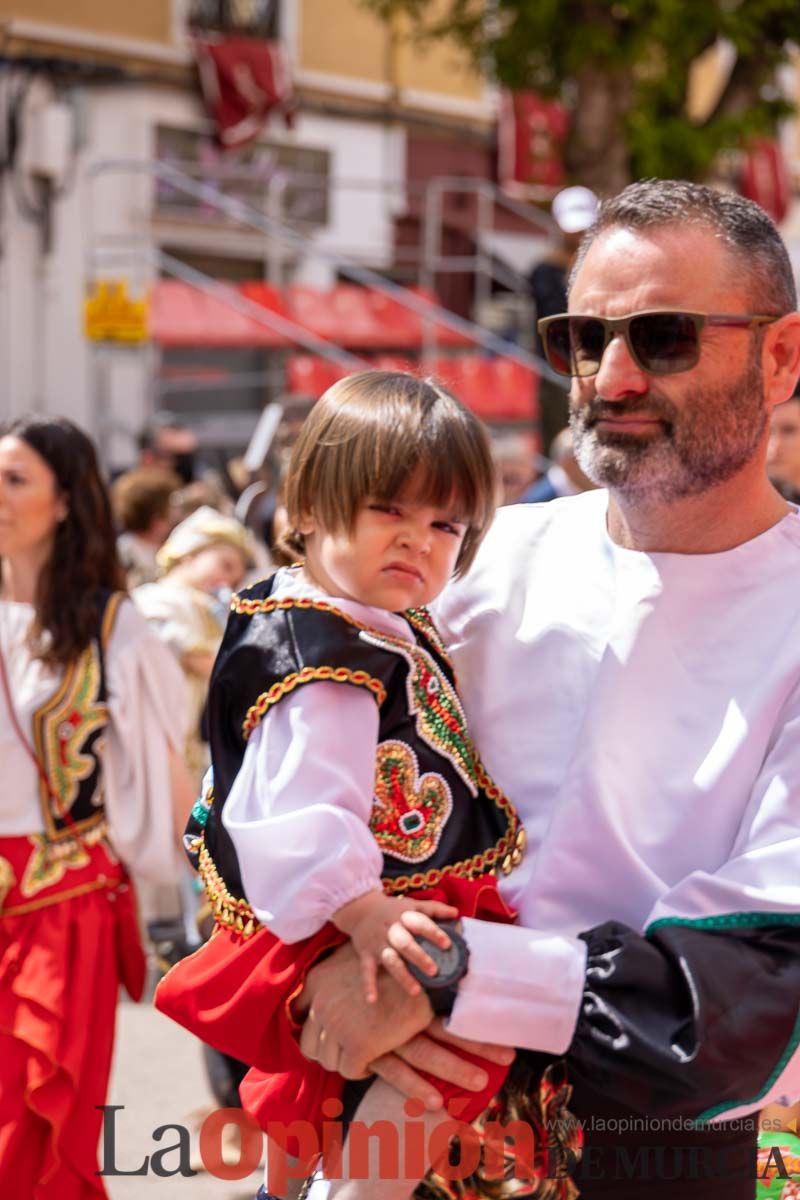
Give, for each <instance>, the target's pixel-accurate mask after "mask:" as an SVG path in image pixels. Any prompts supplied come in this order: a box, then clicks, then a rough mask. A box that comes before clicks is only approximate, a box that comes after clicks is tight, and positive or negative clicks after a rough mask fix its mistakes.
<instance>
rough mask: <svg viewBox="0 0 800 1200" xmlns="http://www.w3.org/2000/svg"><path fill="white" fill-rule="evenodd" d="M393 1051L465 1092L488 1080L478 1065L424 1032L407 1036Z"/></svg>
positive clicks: (405, 1060)
mask: <svg viewBox="0 0 800 1200" xmlns="http://www.w3.org/2000/svg"><path fill="white" fill-rule="evenodd" d="M395 1054H396V1055H397V1056H398V1058H402V1060H403V1062H405V1063H407V1064H408V1065H409V1066H410V1067H417V1068H418V1069H419V1070H423V1071H426V1072H427V1073H428V1074H429V1075H434V1076H435V1077H436V1078H437V1079H443V1080H446V1081H447V1082H448V1083H453V1084H455V1085H456V1087H461V1088H465V1089H466V1091H468V1092H479V1091H480V1090H481V1088H485V1087H486V1085H487V1083H488V1082H489V1076H488V1075H487V1074H486V1072H485V1071H484V1070H483V1069H482V1068H481V1067H477V1066H475V1064H474V1063H471V1062H467V1061H466V1059H463V1058H461V1056H460V1055H458V1054H456V1053H455V1051H453V1050H451V1049H450V1047H449V1046H443V1045H441V1044H440V1043H439V1042H435V1041H434V1040H433V1039H432V1038H429V1037H426V1036H425V1034H424V1033H421V1034H419V1035H418V1036H417V1037H414V1038H411V1040H410V1041H408V1042H406V1044H405V1045H404V1046H398V1048H397V1050H396V1051H395Z"/></svg>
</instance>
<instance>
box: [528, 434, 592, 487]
mask: <svg viewBox="0 0 800 1200" xmlns="http://www.w3.org/2000/svg"><path fill="white" fill-rule="evenodd" d="M550 459H551V464H550V466H549V467H548V468H547V470H546V471H545V473H544V475H543V476H542V477H541V479H537V480H536V483H534V485H533V487H530V488H528V490H527V491H526V492H524V493H523V495H522V496H520V503H521V504H542V503H543V502H545V501H548V500H558V499H559V497H561V496H577V495H578V494H579V493H580V492H586V491H588V490H589V488H593V487H594V486H595V485H594V484H593V483H592V481H591V479H587V477H586V476H585V475H584V473H583V471H582V470H581V469H580V467H579V466H578V463H577V461H576V459H575V453H574V450H573V447H572V430H571V429H569V428H567V429H562V430H561V433H559V434H558V435H557V436H556V438H555V439H554V441H553V444H552V445H551V447H550Z"/></svg>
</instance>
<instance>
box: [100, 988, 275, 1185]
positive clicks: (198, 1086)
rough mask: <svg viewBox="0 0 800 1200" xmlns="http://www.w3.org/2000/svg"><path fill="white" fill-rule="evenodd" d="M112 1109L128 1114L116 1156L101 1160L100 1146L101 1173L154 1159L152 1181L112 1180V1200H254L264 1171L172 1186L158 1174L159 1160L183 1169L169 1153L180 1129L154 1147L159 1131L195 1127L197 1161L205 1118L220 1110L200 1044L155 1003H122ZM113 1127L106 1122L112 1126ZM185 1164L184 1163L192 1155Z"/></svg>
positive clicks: (182, 1179) (121, 1119)
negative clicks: (103, 1169)
mask: <svg viewBox="0 0 800 1200" xmlns="http://www.w3.org/2000/svg"><path fill="white" fill-rule="evenodd" d="M108 1104H109V1105H116V1104H118V1105H122V1106H123V1107H122V1109H120V1111H118V1112H117V1113H116V1114H114V1118H113V1120H114V1121H115V1122H116V1123H115V1126H114V1134H115V1136H114V1146H113V1156H109V1155H104V1154H103V1148H102V1143H101V1167H103V1166H104V1167H106V1168H109V1167H111V1168H116V1169H118V1170H120V1171H121V1170H128V1171H131V1170H135V1169H137V1168H140V1167H142V1166H143V1165H144V1161H145V1157H146V1156H149V1157H150V1163H149V1170H148V1173H147V1174H146V1175H128V1176H123V1175H118V1176H111V1175H109V1176H107V1177H106V1181H105V1182H106V1186H107V1188H108V1192H109V1195H110V1197H111V1200H253V1197H254V1196H255V1194H256V1191H257V1190H258V1186H259V1183H260V1182H261V1181H262V1179H263V1170H262V1171H256V1172H255V1173H253V1174H252V1175H249V1176H247V1177H246V1178H245V1179H242V1180H239V1181H226V1180H223V1179H218V1178H215V1177H214V1176H212V1175H209V1174H208V1173H206V1172H202V1173H198V1174H197V1175H194V1176H190V1177H188V1176H185V1175H180V1174H176V1175H170V1176H169V1177H166V1178H164V1177H159V1176H158V1175H157V1174H154V1173H153V1170H152V1165H153V1155H156V1156H158V1155H159V1154H160V1153H161V1154H162V1155H163V1156H162V1157H161V1158H158V1157H156V1160H155V1161H156V1165H158V1166H161V1167H162V1168H163V1170H165V1171H173V1170H176V1169H177V1168H178V1167H179V1165H180V1162H181V1154H180V1152H179V1150H177V1149H176V1150H173V1151H170V1150H169V1147H172V1146H176V1145H177V1144H178V1142H179V1139H180V1136H181V1135H180V1134H179V1133H177V1132H176V1131H175V1130H174V1129H172V1130H165V1131H164V1132H163V1133H162V1135H161V1137H160V1139H154V1138H153V1132H154V1130H157V1129H158V1128H159V1127H160V1126H163V1125H182V1126H185V1127H187V1128H188V1127H190V1126H194V1128H193V1129H192V1150H191V1153H192V1155H193V1156H196V1155H197V1130H198V1127H199V1124H200V1123H201V1122H202V1115H203V1114H204V1113H207V1112H210V1111H211V1110H213V1109H215V1108H216V1103H215V1101H214V1098H213V1096H212V1094H211V1089H210V1087H209V1084H208V1082H207V1079H206V1075H205V1070H204V1067H203V1060H202V1052H201V1048H200V1045H199V1043H198V1042H197V1041H196V1039H195V1038H193V1037H192V1035H191V1034H189V1033H187V1032H186V1031H185V1030H183V1029H181V1028H180V1027H179V1026H178V1025H175V1024H174V1022H172V1021H169V1020H167V1018H166V1017H163V1016H162V1015H161V1014H160V1013H158V1012H156V1010H155V1009H154V1008H153V1006H152V1004H150V1003H142V1004H132V1003H131V1002H130V1001H129V1000H127V999H123V1000H121V1001H120V1004H119V1008H118V1011H117V1041H116V1049H115V1053H114V1066H113V1070H112V1076H111V1087H110V1093H109V1098H108ZM110 1120H111V1118H110V1117H108V1116H107V1118H106V1121H107V1124H108V1122H109V1121H110ZM234 1141H236V1135H234ZM164 1151H167V1152H166V1153H164ZM182 1157H183V1160H184V1162H186V1161H187V1159H188V1155H183V1156H182ZM109 1159H110V1160H109ZM195 1165H197V1164H196V1163H195Z"/></svg>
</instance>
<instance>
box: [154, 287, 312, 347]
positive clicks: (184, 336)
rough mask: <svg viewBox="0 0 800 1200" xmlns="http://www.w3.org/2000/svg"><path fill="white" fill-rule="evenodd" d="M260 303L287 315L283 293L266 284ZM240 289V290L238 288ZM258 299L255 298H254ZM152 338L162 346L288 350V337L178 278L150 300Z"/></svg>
mask: <svg viewBox="0 0 800 1200" xmlns="http://www.w3.org/2000/svg"><path fill="white" fill-rule="evenodd" d="M256 286H258V287H259V288H260V289H261V290H260V291H259V295H258V303H259V304H261V305H262V306H263V307H265V308H268V309H271V310H272V311H273V312H276V313H279V314H281V315H283V316H285V315H286V306H285V303H284V300H283V297H282V296H281V294H280V293H279V292H278V291H276V290H275V289H274V288H268V287H267V285H266V284H259V285H256ZM234 290H236V289H234ZM253 299H255V297H253ZM150 336H151V337H152V339H153V341H155V342H158V343H160V345H162V346H171V347H179V346H215V347H218V348H223V347H224V348H228V349H230V348H232V347H242V346H255V347H259V346H262V347H279V346H280V347H285V346H288V345H290V342H289V340H288V339H287V338H285V337H283V336H282V335H281V334H279V333H277V332H276V331H275V330H274V329H270V327H269V326H268V325H267V324H262V323H261V322H260V321H257V320H255V319H254V318H252V317H248V316H245V315H244V313H240V312H238V311H237V310H236V309H235V308H234V307H233V306H232V305H230V304H226V303H225V301H224V300H220V299H218V298H217V297H216V296H212V295H209V293H207V292H201V291H200V290H199V289H198V288H194V287H191V286H190V285H189V284H187V283H181V282H180V281H179V280H175V279H160V280H159V281H158V282H157V283H156V284H155V286H154V288H153V290H152V293H151V299H150Z"/></svg>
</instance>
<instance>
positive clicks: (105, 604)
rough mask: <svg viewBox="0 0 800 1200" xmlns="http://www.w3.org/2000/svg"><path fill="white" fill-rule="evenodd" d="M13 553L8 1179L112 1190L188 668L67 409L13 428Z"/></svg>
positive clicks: (3, 1030)
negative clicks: (106, 1146)
mask: <svg viewBox="0 0 800 1200" xmlns="http://www.w3.org/2000/svg"><path fill="white" fill-rule="evenodd" d="M0 572H1V573H0V761H2V764H3V771H4V781H5V785H6V786H5V787H4V788H3V791H2V796H0V1195H2V1196H9V1197H12V1196H13V1197H20V1200H21V1198H22V1197H24V1198H25V1200H46V1198H47V1200H49V1198H50V1197H53V1196H57V1197H59V1200H102V1198H104V1197H105V1196H106V1189H105V1186H104V1184H103V1181H102V1179H101V1178H99V1177H98V1174H97V1171H98V1164H97V1143H98V1137H99V1134H100V1125H101V1120H100V1118H101V1115H102V1114H101V1109H100V1108H99V1107H98V1106H102V1105H103V1104H104V1103H105V1098H106V1089H107V1083H108V1074H109V1068H110V1065H111V1052H112V1044H113V1038H114V1017H115V1010H116V1003H117V992H118V986H119V983H120V981H122V982H123V983H124V984H125V987H126V989H127V990H128V992H129V993H130V994H131V996H132V997H133V998H134V999H138V998H139V997H140V996H141V993H142V989H143V986H144V957H143V953H142V947H141V943H140V940H139V933H138V922H137V916H136V910H135V903H134V898H133V893H132V890H131V887H130V883H129V880H128V875H127V871H128V869H130V870H132V871H134V872H140V873H141V874H142V875H146V876H149V877H150V878H153V879H169V878H171V877H172V876H173V874H174V871H175V867H176V856H175V846H176V837H175V833H174V830H175V829H176V828H177V829H178V830H182V828H183V824H184V821H185V819H186V814H187V812H188V809H189V807H190V806H191V802H192V792H191V788H190V787H189V785H188V781H187V779H186V776H185V772H184V769H183V766H182V762H181V758H180V755H181V749H182V742H183V736H184V725H183V722H184V714H185V712H186V694H185V686H184V682H183V679H182V677H181V673H180V671H179V670H178V669H177V667H176V665H175V663H174V661H173V659H172V657H171V656H170V655H169V654H168V653H167V652H166V651H165V650H164V647H163V646H162V645H161V644H160V643H159V641H158V639H157V638H155V637H154V636H153V635H152V633H151V632H150V631H149V630H148V628H147V625H146V623H145V622H144V621H143V620H142V618H141V616H140V615H139V613H138V612H137V611H136V609H135V607H134V605H133V604H132V603H131V602H130V600H129V599H128V598H127V596H126V595H125V593H124V590H123V589H124V587H125V578H124V574H123V571H122V568H121V566H120V563H119V560H118V558H117V554H116V545H115V537H114V528H113V524H112V519H111V506H110V502H109V497H108V493H107V491H106V488H105V486H104V484H103V481H102V479H101V477H100V473H99V470H98V465H97V458H96V454H95V449H94V446H93V444H92V442H91V441H90V440H89V438H87V437H86V435H85V434H84V433H82V432H81V430H80V429H78V428H77V427H76V426H75V425H73V424H72V423H71V422H69V421H66V420H59V419H50V418H46V417H41V418H37V417H24V418H21V419H18V420H16V421H14V422H12V423H10V424H7V425H5V426H3V427H1V428H0ZM171 801H172V803H171Z"/></svg>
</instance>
